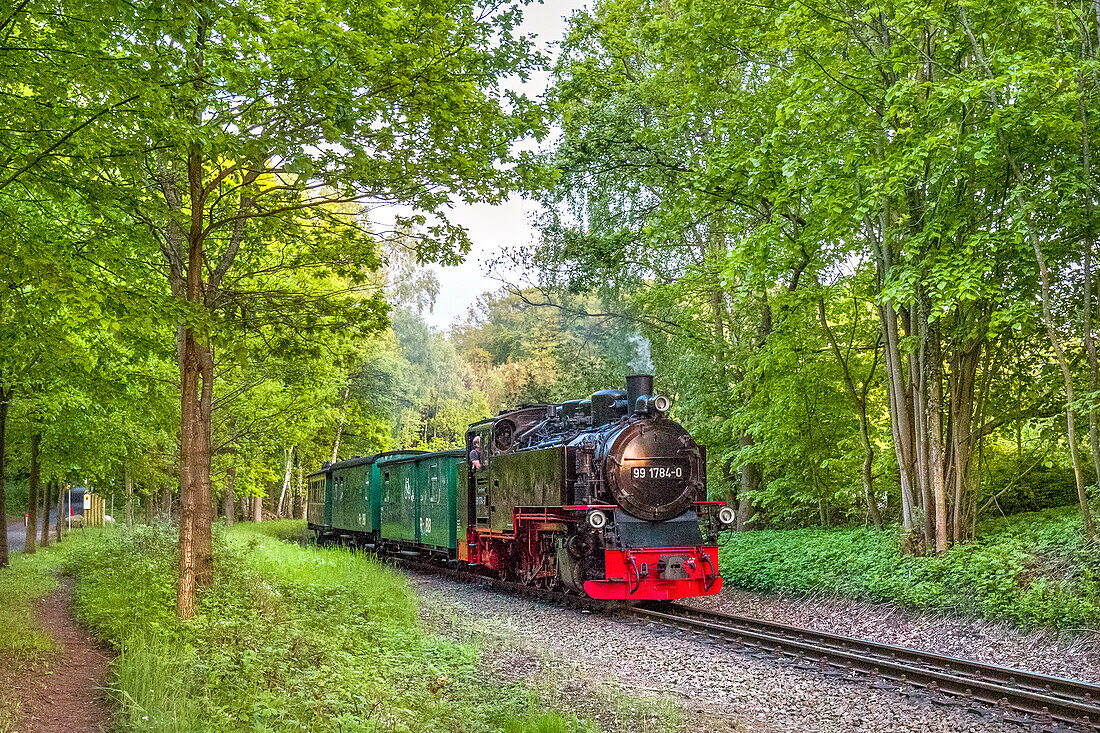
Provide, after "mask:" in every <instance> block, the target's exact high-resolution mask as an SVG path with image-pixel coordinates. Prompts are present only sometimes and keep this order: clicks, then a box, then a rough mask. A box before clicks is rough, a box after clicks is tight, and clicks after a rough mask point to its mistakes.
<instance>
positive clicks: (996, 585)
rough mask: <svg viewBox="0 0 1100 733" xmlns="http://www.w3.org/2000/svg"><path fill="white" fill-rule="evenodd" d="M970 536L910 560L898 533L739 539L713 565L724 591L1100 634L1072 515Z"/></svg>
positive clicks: (1087, 562)
mask: <svg viewBox="0 0 1100 733" xmlns="http://www.w3.org/2000/svg"><path fill="white" fill-rule="evenodd" d="M977 534H978V538H977V540H975V541H974V542H970V543H967V544H962V545H959V546H956V547H954V548H952V549H951V550H950V551H948V552H947V553H946V554H945V555H943V556H942V557H910V556H904V555H902V554H901V552H900V551H899V549H898V548H899V541H898V532H897V529H896V528H894V529H893V530H892V531H883V532H877V531H874V530H868V529H831V530H820V529H816V530H815V529H805V530H764V531H755V532H742V533H736V534H733V535H732V536H731V537H730V538H729V542H728V544H726V545H725V546H724V547H723V548H722V550H721V555H720V565H719V567H720V568H721V572H722V575H723V577H724V578H725V582H726V583H727V584H728V585H732V586H737V587H740V588H746V589H749V590H756V591H766V592H775V591H784V592H796V593H809V592H821V591H825V592H834V593H837V594H839V595H843V596H848V597H853V598H859V599H867V600H874V601H894V602H898V603H901V604H904V605H907V606H911V607H914V608H921V609H931V610H937V611H952V612H955V613H960V614H963V615H970V616H977V617H982V618H986V619H990V620H997V621H1008V622H1011V623H1014V624H1016V625H1019V626H1025V627H1027V626H1049V627H1053V628H1060V629H1067V628H1086V627H1087V628H1098V627H1100V552H1098V550H1100V547H1097V544H1096V543H1094V542H1089V541H1087V540H1086V539H1085V538H1084V535H1083V531H1082V523H1081V518H1080V515H1079V514H1078V513H1077V511H1076V509H1075V508H1073V507H1065V508H1060V509H1048V510H1045V511H1041V512H1032V513H1027V514H1016V515H1013V516H1010V517H1007V518H1001V519H995V520H989V521H986V522H983V523H982V524H981V525H979V527H978V533H977Z"/></svg>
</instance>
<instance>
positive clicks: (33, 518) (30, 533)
mask: <svg viewBox="0 0 1100 733" xmlns="http://www.w3.org/2000/svg"><path fill="white" fill-rule="evenodd" d="M41 450H42V434H41V433H38V432H36V433H34V435H32V436H31V475H30V480H29V482H28V487H27V488H28V491H27V540H26V543H25V544H24V545H23V552H25V553H27V554H28V555H33V554H34V553H35V551H36V550H37V549H38V492H39V491H40V490H41V483H42V467H41V466H40V465H39V462H38V457H39V453H40V451H41Z"/></svg>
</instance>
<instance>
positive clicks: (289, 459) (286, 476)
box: [275, 445, 294, 519]
mask: <svg viewBox="0 0 1100 733" xmlns="http://www.w3.org/2000/svg"><path fill="white" fill-rule="evenodd" d="M293 471H294V446H293V445H292V446H290V448H289V449H288V450H287V452H286V471H285V472H284V473H283V490H282V491H281V492H280V493H279V503H278V505H276V507H275V516H276V517H279V518H280V519H282V517H283V501H285V500H286V492H287V489H289V488H290V477H291V475H292V473H293Z"/></svg>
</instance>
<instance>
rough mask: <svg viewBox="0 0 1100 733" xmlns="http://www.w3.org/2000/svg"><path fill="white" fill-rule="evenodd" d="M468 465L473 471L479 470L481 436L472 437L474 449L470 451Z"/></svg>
mask: <svg viewBox="0 0 1100 733" xmlns="http://www.w3.org/2000/svg"><path fill="white" fill-rule="evenodd" d="M470 465H471V466H472V467H473V469H474V470H475V471H477V470H478V469H480V468H481V436H480V435H475V436H474V448H473V450H471V451H470Z"/></svg>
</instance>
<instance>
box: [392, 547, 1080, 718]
mask: <svg viewBox="0 0 1100 733" xmlns="http://www.w3.org/2000/svg"><path fill="white" fill-rule="evenodd" d="M378 557H379V558H380V559H381V560H383V561H385V562H389V563H391V564H393V565H395V566H397V567H403V568H405V569H408V570H415V571H419V572H424V573H432V574H436V575H442V576H444V577H446V578H448V579H451V580H455V581H457V582H462V583H476V584H478V585H482V586H485V587H487V588H491V589H493V590H496V591H500V592H503V593H508V594H511V595H516V596H520V597H524V598H530V599H533V600H537V601H540V602H543V603H548V604H553V605H559V606H566V607H569V608H578V609H584V610H587V611H593V612H600V613H609V614H615V615H620V616H626V617H628V618H629V617H633V618H636V619H641V620H645V621H649V622H651V623H659V624H661V625H664V626H669V627H672V628H678V629H682V630H685V631H689V632H691V633H694V634H699V635H703V636H706V637H708V638H710V639H712V640H715V641H720V642H727V643H735V644H737V645H739V646H745V647H752V648H757V649H761V650H763V651H766V652H768V653H770V654H778V655H785V656H790V657H795V658H802V659H807V660H810V661H813V662H817V663H820V664H821V665H824V666H826V667H831V668H834V669H837V670H839V671H843V672H845V673H851V672H856V673H860V674H865V675H868V676H873V677H878V678H881V679H885V680H890V681H892V682H895V683H897V684H899V685H901V686H905V685H908V686H911V687H914V688H922V689H925V690H927V691H929V692H930V693H937V692H938V693H942V694H944V695H947V696H949V697H954V698H961V699H964V700H968V701H971V702H976V703H979V704H982V705H984V706H987V707H990V708H993V709H995V710H1000V711H1001V712H1002V713H1007V712H1015V713H1018V714H1020V715H1022V716H1024V718H1025V719H1026V720H1017V721H1015V722H1021V723H1022V722H1029V723H1040V724H1048V725H1049V724H1051V723H1059V724H1062V725H1064V726H1068V727H1071V728H1073V729H1077V730H1087V731H1096V732H1100V685H1097V684H1093V683H1090V682H1082V681H1078V680H1070V679H1066V678H1063V677H1055V676H1051V675H1044V674H1038V673H1035V672H1028V671H1026V670H1021V669H1014V668H1011V667H1001V666H998V665H993V664H986V663H984V662H978V661H974V660H969V659H962V658H959V657H950V656H945V655H942V654H935V653H933V652H924V651H920V650H918V649H911V648H909V647H903V646H896V645H893V644H882V643H878V642H873V641H869V640H867V639H859V638H856V637H849V636H842V635H839V634H832V633H829V632H824V631H817V630H815V629H807V628H802V627H798V626H789V625H787V624H781V623H778V622H775V621H766V620H763V619H757V618H752V617H748V616H738V615H734V614H729V613H722V612H718V611H708V610H705V609H701V608H696V607H693V606H687V605H684V604H682V603H667V602H666V603H659V602H642V603H637V604H633V605H624V604H622V603H614V602H609V601H599V600H596V599H592V598H588V597H585V596H578V595H572V594H567V593H563V592H561V591H559V590H552V589H547V588H535V587H532V586H527V585H524V584H522V583H517V582H513V581H507V580H501V579H499V578H492V577H489V576H485V575H481V574H478V573H474V572H471V571H469V570H465V569H460V568H455V567H453V566H451V567H447V566H445V565H441V564H437V563H434V562H429V561H425V560H424V559H420V558H417V559H414V558H411V557H407V556H395V555H384V554H380V555H379V556H378Z"/></svg>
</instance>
